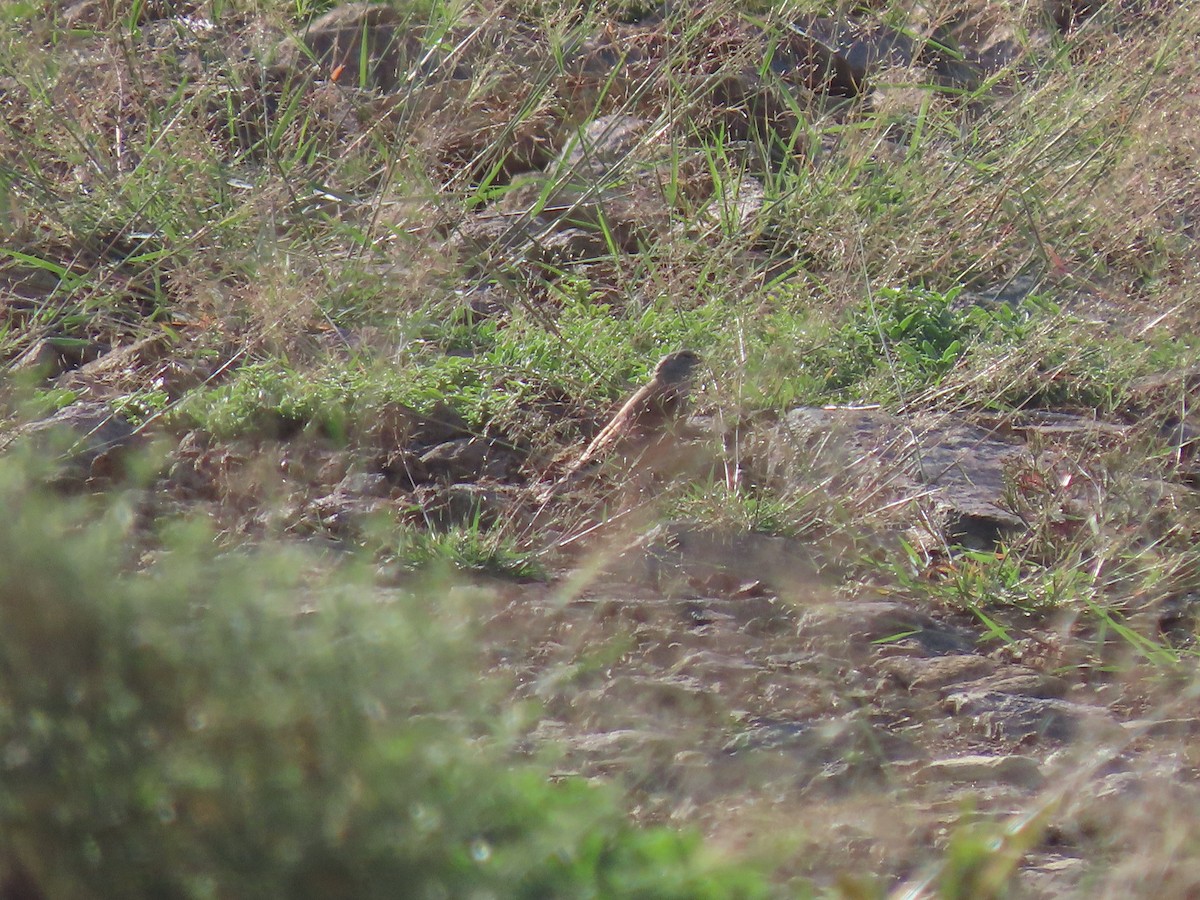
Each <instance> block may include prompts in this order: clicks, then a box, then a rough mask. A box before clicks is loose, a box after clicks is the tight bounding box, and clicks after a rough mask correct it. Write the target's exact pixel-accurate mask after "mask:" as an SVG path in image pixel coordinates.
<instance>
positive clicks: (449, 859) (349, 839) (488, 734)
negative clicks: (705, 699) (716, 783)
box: [0, 455, 766, 898]
mask: <svg viewBox="0 0 1200 900" xmlns="http://www.w3.org/2000/svg"><path fill="white" fill-rule="evenodd" d="M37 481H38V479H37V478H35V477H31V475H30V470H29V465H28V463H23V462H19V461H16V460H15V459H14V458H13V456H12V455H10V456H9V457H7V458H5V459H0V507H2V508H3V509H5V510H6V515H5V516H4V517H3V518H2V519H0V554H2V555H3V564H2V565H0V772H2V773H3V775H2V777H0V829H2V832H0V833H3V835H4V840H3V842H2V844H0V894H3V895H5V896H16V895H18V894H20V895H21V896H29V897H38V896H42V897H54V898H73V897H101V896H129V897H139V896H140V897H248V896H260V897H270V896H275V897H298V898H300V897H400V896H403V897H413V898H424V897H429V898H434V897H446V898H449V897H467V896H470V897H479V898H483V897H496V898H501V897H504V898H510V897H646V898H650V897H653V898H671V897H678V898H706V897H711V898H717V897H760V896H764V895H765V893H766V888H765V887H764V886H763V881H762V879H761V878H760V877H759V876H758V875H756V874H754V873H752V872H750V871H748V870H745V869H734V868H730V867H724V868H714V867H713V866H712V865H710V864H709V863H708V862H706V861H705V860H704V859H703V856H704V854H703V853H702V851H701V847H700V845H699V842H698V839H697V838H696V837H695V836H694V835H688V834H680V833H678V832H675V831H671V830H668V829H661V828H660V829H639V828H635V827H634V826H633V825H631V824H630V823H629V822H628V821H627V820H626V819H625V818H624V816H623V815H622V813H621V811H620V810H619V809H618V806H617V803H616V795H615V794H614V793H611V792H608V791H605V790H602V789H597V788H595V787H592V786H589V785H586V784H583V783H581V782H579V781H566V782H561V783H552V781H551V780H550V778H549V777H548V771H547V770H546V768H545V767H544V766H543V765H542V764H540V763H537V762H534V761H529V760H519V759H518V758H517V756H516V754H515V753H514V752H513V749H512V743H513V742H512V739H511V736H510V737H508V738H506V737H505V727H504V725H503V723H504V722H505V721H511V720H512V716H511V715H509V714H508V713H511V710H508V711H506V710H505V708H504V707H503V706H502V705H500V704H499V703H498V702H496V701H497V699H498V694H497V693H496V692H495V691H491V690H488V689H487V687H486V682H484V683H483V685H484V687H483V689H481V681H480V677H479V675H478V667H477V664H476V663H475V661H474V660H473V659H472V658H471V652H472V647H471V643H470V638H471V634H472V628H471V625H470V624H469V623H470V620H471V616H470V615H469V612H470V610H469V608H468V606H469V604H470V603H471V602H472V601H475V602H476V603H478V602H479V601H480V599H481V598H480V596H479V595H478V594H477V593H474V594H473V593H470V592H465V591H461V590H456V589H455V588H453V587H452V586H451V585H449V584H448V583H441V584H438V583H430V584H427V585H425V586H424V587H422V588H421V589H417V590H411V591H405V592H397V591H393V592H388V593H384V592H382V591H380V590H379V589H378V588H376V587H373V586H372V585H371V583H370V581H369V579H368V578H367V574H366V571H365V568H364V567H358V566H357V565H356V564H353V563H351V564H344V565H338V566H337V567H336V568H335V567H334V566H332V565H330V564H329V563H328V561H326V562H325V563H324V564H323V565H319V564H318V563H317V561H316V560H314V559H313V558H311V557H308V556H305V555H304V554H301V553H299V552H298V551H297V550H295V549H294V548H292V549H285V548H275V549H256V550H254V551H247V552H234V553H229V552H224V553H220V552H218V551H217V550H216V549H215V545H214V541H213V540H212V535H211V533H210V531H209V530H208V529H207V528H206V527H204V526H203V525H200V524H195V523H192V524H186V523H184V524H175V525H169V526H164V527H159V528H157V529H155V533H154V535H153V542H154V545H155V549H154V552H153V554H152V555H151V556H145V557H143V556H141V555H140V554H139V553H137V552H134V551H133V550H132V549H131V548H133V547H135V546H138V545H139V544H142V539H143V538H146V537H147V531H146V524H145V522H144V521H143V519H144V517H139V516H138V515H137V514H135V509H136V508H137V503H136V502H135V501H136V499H137V494H136V492H132V493H130V494H127V495H126V496H125V497H124V499H122V498H121V497H119V496H118V497H115V498H110V499H108V500H105V501H104V502H103V504H102V505H101V506H97V502H98V501H95V500H94V499H91V500H80V499H65V498H62V497H56V496H51V495H50V494H48V493H47V492H45V491H43V490H41V489H39V488H38V487H37V486H36V484H37ZM509 731H511V729H509Z"/></svg>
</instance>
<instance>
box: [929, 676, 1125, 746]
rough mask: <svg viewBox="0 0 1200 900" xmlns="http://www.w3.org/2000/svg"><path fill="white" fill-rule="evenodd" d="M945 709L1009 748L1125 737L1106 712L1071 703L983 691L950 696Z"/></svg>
mask: <svg viewBox="0 0 1200 900" xmlns="http://www.w3.org/2000/svg"><path fill="white" fill-rule="evenodd" d="M942 708H943V709H945V710H946V711H947V712H949V713H951V714H952V715H955V716H961V717H964V718H966V719H969V720H970V722H971V725H972V727H973V728H975V729H976V730H978V731H980V732H982V733H983V734H984V735H986V736H987V737H988V738H989V739H991V740H998V741H1004V742H1006V743H1010V744H1016V743H1031V744H1036V743H1039V742H1041V741H1054V742H1069V741H1072V740H1075V739H1076V738H1078V737H1079V736H1081V735H1082V734H1084V733H1096V734H1098V735H1100V736H1102V737H1108V738H1111V737H1120V736H1123V734H1124V730H1123V729H1122V728H1121V726H1120V725H1119V724H1118V723H1117V722H1115V721H1114V720H1113V719H1112V718H1110V717H1109V716H1108V714H1107V713H1106V712H1105V711H1104V710H1102V709H1099V708H1098V707H1093V706H1084V705H1083V704H1079V703H1072V702H1070V701H1068V700H1059V699H1052V698H1050V699H1048V698H1042V697H1033V696H1028V695H1023V694H1008V693H1004V692H1002V691H998V690H987V689H982V690H970V691H964V692H962V693H955V694H951V695H949V696H948V697H946V699H945V700H944V701H943V703H942Z"/></svg>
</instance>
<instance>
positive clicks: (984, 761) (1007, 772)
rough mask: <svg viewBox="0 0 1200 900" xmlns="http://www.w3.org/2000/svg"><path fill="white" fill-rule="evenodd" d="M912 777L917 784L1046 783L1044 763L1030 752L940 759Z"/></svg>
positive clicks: (1025, 785) (1031, 785)
mask: <svg viewBox="0 0 1200 900" xmlns="http://www.w3.org/2000/svg"><path fill="white" fill-rule="evenodd" d="M913 778H914V780H915V781H916V782H917V783H918V784H930V783H938V782H952V783H959V784H961V783H964V782H966V783H969V784H971V785H973V786H978V785H984V784H997V783H1000V784H1011V785H1015V786H1017V787H1023V788H1028V789H1030V790H1037V789H1038V788H1041V787H1042V786H1044V785H1045V783H1046V776H1045V775H1043V774H1042V767H1041V766H1040V765H1039V764H1038V761H1037V760H1036V759H1033V758H1032V757H1028V756H980V755H972V756H959V757H955V758H952V759H939V760H934V761H933V762H931V763H928V764H926V765H924V766H922V767H921V768H920V769H918V770H917V771H916V773H914V775H913Z"/></svg>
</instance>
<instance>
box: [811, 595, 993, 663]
mask: <svg viewBox="0 0 1200 900" xmlns="http://www.w3.org/2000/svg"><path fill="white" fill-rule="evenodd" d="M799 634H800V638H801V639H802V640H803V641H804V642H805V643H806V644H819V645H821V646H822V647H824V648H825V649H826V650H827V651H828V650H830V649H832V647H837V648H838V651H839V652H843V653H847V654H849V655H865V654H867V653H869V652H870V651H871V650H873V649H874V648H875V647H876V646H878V645H880V644H887V645H889V646H892V647H904V648H911V649H912V650H915V651H917V652H919V653H925V654H928V655H931V656H936V655H941V654H963V653H967V652H969V651H970V650H972V649H974V646H975V640H974V637H973V636H972V635H971V634H969V633H968V632H966V631H963V630H961V629H958V628H953V627H951V626H948V625H944V624H942V623H940V622H938V621H936V620H935V619H933V618H932V617H931V616H928V615H926V614H925V613H923V612H920V611H919V610H917V609H915V608H913V607H911V606H908V605H907V604H904V603H895V602H891V601H886V600H857V601H851V602H848V603H846V602H843V603H836V604H834V603H831V604H825V605H822V606H816V607H811V608H808V609H805V610H804V611H803V612H802V613H801V614H800V624H799Z"/></svg>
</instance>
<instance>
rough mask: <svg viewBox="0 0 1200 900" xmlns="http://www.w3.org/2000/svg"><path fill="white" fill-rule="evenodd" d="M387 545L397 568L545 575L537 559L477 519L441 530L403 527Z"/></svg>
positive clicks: (497, 530)
mask: <svg viewBox="0 0 1200 900" xmlns="http://www.w3.org/2000/svg"><path fill="white" fill-rule="evenodd" d="M389 543H390V544H391V545H392V549H391V551H390V552H389V553H388V554H387V556H389V557H390V558H391V559H392V560H393V561H394V562H395V563H396V564H397V565H399V566H400V567H402V568H404V569H407V570H412V571H419V570H424V569H429V568H434V569H436V568H437V567H446V566H448V567H450V568H452V569H457V570H459V571H464V572H480V573H485V574H491V575H502V576H505V577H507V578H522V579H539V578H542V577H544V575H545V573H544V572H543V570H542V567H541V566H540V565H539V564H538V562H537V560H536V559H535V558H534V557H533V556H532V555H531V554H529V553H527V552H524V551H522V550H520V549H519V548H518V547H517V545H516V541H514V540H513V539H512V538H511V536H509V535H508V534H507V533H506V532H505V531H504V530H503V529H499V528H484V527H483V526H482V525H481V523H480V521H479V517H478V516H477V517H476V518H475V519H473V520H472V521H470V522H468V523H466V524H464V525H459V526H456V527H454V528H450V529H448V530H444V531H431V530H427V529H424V528H414V527H403V528H401V530H400V532H399V533H398V534H396V535H395V536H394V537H393V538H392V539H391V540H390V541H389Z"/></svg>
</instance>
